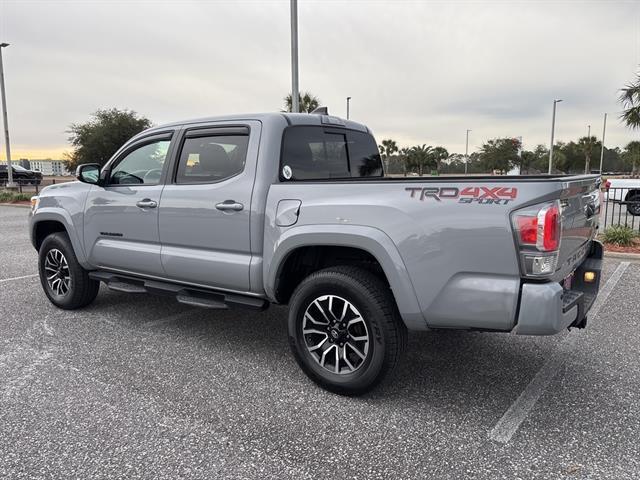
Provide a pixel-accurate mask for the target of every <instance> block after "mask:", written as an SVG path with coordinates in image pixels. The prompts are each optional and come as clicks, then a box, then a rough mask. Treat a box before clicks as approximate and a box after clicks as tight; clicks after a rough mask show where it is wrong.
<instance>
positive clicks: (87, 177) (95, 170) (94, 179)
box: [76, 163, 100, 185]
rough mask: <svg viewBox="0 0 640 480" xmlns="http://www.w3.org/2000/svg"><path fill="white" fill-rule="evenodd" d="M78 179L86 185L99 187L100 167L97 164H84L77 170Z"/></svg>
mask: <svg viewBox="0 0 640 480" xmlns="http://www.w3.org/2000/svg"><path fill="white" fill-rule="evenodd" d="M76 178H77V179H78V180H80V181H81V182H84V183H90V184H92V185H97V184H98V181H99V179H100V165H98V164H97V163H84V164H82V165H78V168H76Z"/></svg>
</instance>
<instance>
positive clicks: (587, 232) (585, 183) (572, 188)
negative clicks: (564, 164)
mask: <svg viewBox="0 0 640 480" xmlns="http://www.w3.org/2000/svg"><path fill="white" fill-rule="evenodd" d="M600 182H601V179H600V177H598V176H589V177H581V178H579V179H576V180H567V181H565V182H563V189H562V192H561V194H560V205H561V207H562V232H561V242H560V256H559V258H558V271H557V272H556V275H555V276H554V277H557V278H555V279H556V280H561V279H563V278H564V277H566V276H567V275H569V274H570V273H571V272H573V270H575V269H576V267H577V266H578V265H579V264H580V263H581V262H582V260H583V259H584V258H585V256H586V255H587V254H588V253H589V246H590V240H592V239H593V238H594V237H595V235H596V233H597V229H598V221H599V217H600Z"/></svg>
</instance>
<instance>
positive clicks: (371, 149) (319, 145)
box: [281, 126, 382, 180]
mask: <svg viewBox="0 0 640 480" xmlns="http://www.w3.org/2000/svg"><path fill="white" fill-rule="evenodd" d="M381 175H382V162H381V160H380V154H379V153H378V149H377V146H376V143H375V140H374V139H373V137H372V136H371V135H368V134H366V133H363V132H357V131H353V130H333V129H331V130H329V129H326V128H324V127H314V126H308V127H307V126H300V127H290V128H288V129H287V130H285V133H284V138H283V148H282V161H281V178H283V179H285V180H326V179H339V178H350V177H363V176H381Z"/></svg>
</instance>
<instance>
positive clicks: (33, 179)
mask: <svg viewBox="0 0 640 480" xmlns="http://www.w3.org/2000/svg"><path fill="white" fill-rule="evenodd" d="M11 169H12V170H13V181H14V182H16V183H22V184H23V185H25V184H27V185H40V183H42V173H40V172H35V171H33V170H27V169H26V168H24V167H21V166H20V165H11ZM8 179H9V175H8V172H7V165H0V183H5V182H7V180H8Z"/></svg>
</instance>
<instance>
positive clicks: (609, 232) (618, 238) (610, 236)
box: [602, 225, 638, 247]
mask: <svg viewBox="0 0 640 480" xmlns="http://www.w3.org/2000/svg"><path fill="white" fill-rule="evenodd" d="M637 236H638V234H637V232H636V231H635V230H632V229H631V228H629V227H623V226H622V225H614V226H612V227H609V228H607V229H605V231H604V233H603V234H602V239H603V240H604V242H605V243H613V244H614V245H620V246H623V247H628V246H629V245H633V240H634V239H635V238H636V237H637Z"/></svg>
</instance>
